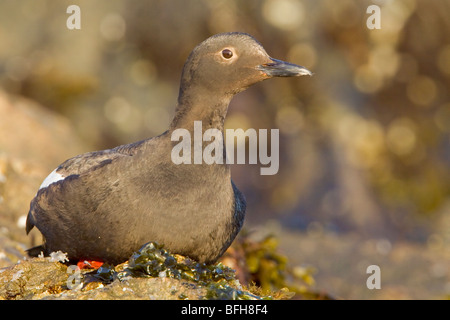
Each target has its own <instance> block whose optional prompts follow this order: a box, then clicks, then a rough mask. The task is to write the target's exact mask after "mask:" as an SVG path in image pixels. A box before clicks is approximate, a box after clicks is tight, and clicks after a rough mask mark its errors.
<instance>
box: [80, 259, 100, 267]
mask: <svg viewBox="0 0 450 320" xmlns="http://www.w3.org/2000/svg"><path fill="white" fill-rule="evenodd" d="M102 264H103V261H94V260H83V261H82V260H80V261H78V263H77V267H78V268H80V269H98V268H100V267H101V266H102Z"/></svg>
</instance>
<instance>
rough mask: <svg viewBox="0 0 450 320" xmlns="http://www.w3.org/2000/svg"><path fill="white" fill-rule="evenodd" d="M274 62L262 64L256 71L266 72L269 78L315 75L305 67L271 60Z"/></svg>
mask: <svg viewBox="0 0 450 320" xmlns="http://www.w3.org/2000/svg"><path fill="white" fill-rule="evenodd" d="M270 60H272V62H269V63H265V64H261V65H259V66H257V67H256V69H258V70H260V71H262V72H264V73H265V74H267V75H268V76H269V77H299V76H304V75H308V76H312V75H313V73H312V72H311V71H309V70H308V69H306V68H305V67H302V66H298V65H296V64H293V63H289V62H285V61H281V60H277V59H273V58H270Z"/></svg>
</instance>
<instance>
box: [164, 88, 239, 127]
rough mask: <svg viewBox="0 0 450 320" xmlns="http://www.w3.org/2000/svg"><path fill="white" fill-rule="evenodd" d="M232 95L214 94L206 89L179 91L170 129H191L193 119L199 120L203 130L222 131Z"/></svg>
mask: <svg viewBox="0 0 450 320" xmlns="http://www.w3.org/2000/svg"><path fill="white" fill-rule="evenodd" d="M231 98H232V95H229V96H228V95H227V96H220V97H219V96H214V95H211V93H210V92H208V90H195V94H194V92H193V90H190V91H184V92H180V95H179V97H178V105H177V108H176V110H175V117H174V118H173V120H172V123H171V125H170V130H175V129H178V128H183V129H187V130H189V131H192V130H193V128H194V121H201V122H202V127H203V130H206V129H209V128H216V129H218V130H220V131H222V132H223V126H224V122H225V117H226V115H227V111H228V105H229V104H230V101H231Z"/></svg>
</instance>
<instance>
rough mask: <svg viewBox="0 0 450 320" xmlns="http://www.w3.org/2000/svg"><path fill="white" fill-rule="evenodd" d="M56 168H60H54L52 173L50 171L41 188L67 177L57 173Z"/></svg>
mask: <svg viewBox="0 0 450 320" xmlns="http://www.w3.org/2000/svg"><path fill="white" fill-rule="evenodd" d="M56 170H58V169H55V170H53V171H52V173H50V174H49V175H48V177H47V178H45V180H44V182H42V184H41V186H40V187H39V190H41V189H43V188H47V187H48V186H49V185H51V184H52V183H55V182H57V181H60V180H64V179H65V177H64V176H63V175H62V174H60V173H57V172H56Z"/></svg>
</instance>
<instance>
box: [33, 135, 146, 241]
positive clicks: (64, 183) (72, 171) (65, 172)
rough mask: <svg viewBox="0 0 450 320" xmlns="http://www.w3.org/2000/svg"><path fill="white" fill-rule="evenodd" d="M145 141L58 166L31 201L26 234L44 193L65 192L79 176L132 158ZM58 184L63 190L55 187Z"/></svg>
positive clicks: (96, 153)
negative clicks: (120, 160)
mask: <svg viewBox="0 0 450 320" xmlns="http://www.w3.org/2000/svg"><path fill="white" fill-rule="evenodd" d="M145 141H146V140H143V141H139V142H136V143H133V144H128V145H123V146H119V147H117V148H114V149H108V150H103V151H94V152H88V153H84V154H81V155H78V156H75V157H73V158H70V159H68V160H66V161H64V162H63V163H62V164H60V165H59V166H58V167H57V168H56V169H55V170H53V171H52V173H50V174H49V175H48V176H47V178H45V180H44V181H43V182H42V184H41V186H40V187H39V190H38V192H37V194H36V196H35V197H34V198H33V200H32V201H31V204H30V211H29V212H28V216H27V222H26V231H27V233H29V232H30V230H31V229H33V227H34V225H35V218H34V212H35V210H38V208H37V207H39V203H40V201H41V198H42V196H43V194H44V193H48V192H50V193H55V192H57V193H59V192H63V191H62V190H66V189H67V187H68V185H69V184H71V183H74V180H75V179H77V178H78V177H79V176H80V175H84V174H87V173H89V172H93V171H95V170H97V169H99V168H102V167H104V166H106V165H109V164H111V163H113V162H115V161H117V160H119V159H121V158H128V157H132V156H134V155H135V154H136V153H137V152H139V150H140V148H139V147H140V146H141V145H142V144H143V143H144V142H145ZM58 184H59V185H61V187H63V188H59V187H57V185H58Z"/></svg>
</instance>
